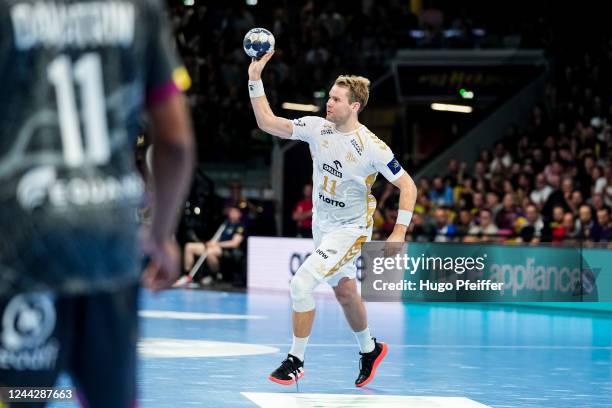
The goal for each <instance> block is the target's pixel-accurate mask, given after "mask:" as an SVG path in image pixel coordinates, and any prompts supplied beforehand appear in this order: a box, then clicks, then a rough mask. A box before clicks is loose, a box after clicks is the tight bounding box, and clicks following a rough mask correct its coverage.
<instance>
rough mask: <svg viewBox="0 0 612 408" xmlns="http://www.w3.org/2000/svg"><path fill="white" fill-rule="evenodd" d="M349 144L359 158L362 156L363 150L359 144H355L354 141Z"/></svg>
mask: <svg viewBox="0 0 612 408" xmlns="http://www.w3.org/2000/svg"><path fill="white" fill-rule="evenodd" d="M351 144H352V145H353V147H354V148H355V150H356V151H357V154H358V155H360V156H361V155H362V154H363V148H362V147H361V146H360V145H359V143H357V141H356V140H355V139H351Z"/></svg>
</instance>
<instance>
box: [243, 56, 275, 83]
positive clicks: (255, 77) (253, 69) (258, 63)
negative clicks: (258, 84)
mask: <svg viewBox="0 0 612 408" xmlns="http://www.w3.org/2000/svg"><path fill="white" fill-rule="evenodd" d="M273 55H274V51H272V52H268V53H266V54H264V56H263V57H261V58H260V59H258V60H257V59H255V58H253V59H252V60H251V65H249V80H251V81H259V80H260V79H261V71H263V69H264V67H265V66H266V64H267V63H268V61H270V58H272V56H273Z"/></svg>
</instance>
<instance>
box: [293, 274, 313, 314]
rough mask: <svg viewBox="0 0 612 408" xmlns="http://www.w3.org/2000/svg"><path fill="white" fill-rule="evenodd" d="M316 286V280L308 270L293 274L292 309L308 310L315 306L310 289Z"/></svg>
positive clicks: (297, 310) (298, 310)
mask: <svg viewBox="0 0 612 408" xmlns="http://www.w3.org/2000/svg"><path fill="white" fill-rule="evenodd" d="M315 286H316V280H315V279H314V277H312V276H310V274H309V273H308V272H305V271H303V272H302V273H300V271H298V273H296V274H295V276H294V277H293V278H292V279H291V285H290V288H291V301H292V302H293V310H295V311H296V312H309V311H311V310H313V309H314V308H315V302H314V297H313V296H312V291H313V290H314V287H315Z"/></svg>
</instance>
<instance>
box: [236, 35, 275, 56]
mask: <svg viewBox="0 0 612 408" xmlns="http://www.w3.org/2000/svg"><path fill="white" fill-rule="evenodd" d="M242 45H243V47H244V52H246V53H247V55H248V56H249V57H251V58H256V59H259V58H261V57H263V56H264V54H265V53H267V52H272V51H274V36H273V35H272V33H271V32H269V31H268V30H266V29H265V28H253V29H251V30H249V32H248V33H246V35H245V36H244V42H243V43H242Z"/></svg>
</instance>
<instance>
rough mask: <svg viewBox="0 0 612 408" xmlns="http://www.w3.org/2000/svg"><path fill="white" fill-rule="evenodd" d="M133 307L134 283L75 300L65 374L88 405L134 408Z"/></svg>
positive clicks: (135, 325) (135, 322)
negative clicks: (68, 373)
mask: <svg viewBox="0 0 612 408" xmlns="http://www.w3.org/2000/svg"><path fill="white" fill-rule="evenodd" d="M137 307H138V286H137V285H136V284H133V285H129V286H127V287H124V288H122V289H118V290H115V291H109V292H101V293H96V294H92V295H88V296H83V297H82V298H81V299H80V301H79V310H78V313H77V314H78V322H79V324H78V326H77V328H76V332H77V334H76V339H75V340H76V341H75V348H74V354H73V359H72V361H71V364H70V368H71V370H70V371H71V374H72V375H73V378H74V380H75V382H76V384H77V387H78V388H79V391H80V393H81V394H82V396H83V397H84V399H85V400H86V403H87V406H88V407H91V408H96V407H117V408H123V407H126V408H128V407H132V406H134V401H135V399H136V360H137V352H136V346H137V341H138V310H137Z"/></svg>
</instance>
